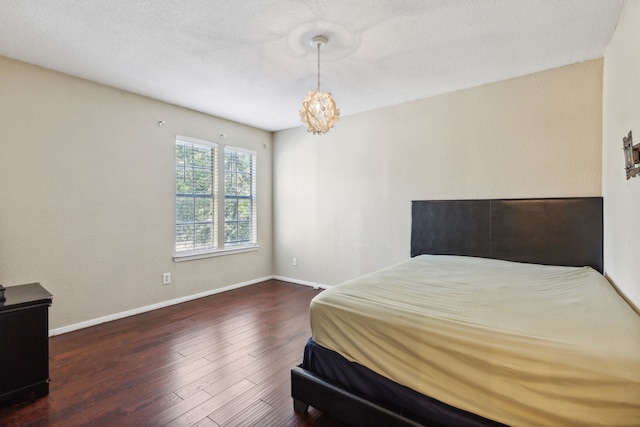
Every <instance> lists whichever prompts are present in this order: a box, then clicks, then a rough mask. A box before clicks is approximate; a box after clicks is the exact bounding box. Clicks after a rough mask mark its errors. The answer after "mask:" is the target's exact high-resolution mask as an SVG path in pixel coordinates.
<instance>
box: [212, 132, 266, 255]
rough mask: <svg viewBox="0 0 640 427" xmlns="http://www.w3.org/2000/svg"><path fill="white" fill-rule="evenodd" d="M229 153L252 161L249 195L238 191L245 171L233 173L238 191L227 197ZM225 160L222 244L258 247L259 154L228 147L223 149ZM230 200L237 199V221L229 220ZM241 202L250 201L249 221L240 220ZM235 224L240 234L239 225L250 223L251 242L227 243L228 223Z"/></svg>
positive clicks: (223, 162) (228, 246) (237, 246)
mask: <svg viewBox="0 0 640 427" xmlns="http://www.w3.org/2000/svg"><path fill="white" fill-rule="evenodd" d="M227 152H232V153H239V154H243V155H249V156H250V158H251V160H250V165H249V169H250V170H249V173H250V180H249V182H248V184H249V195H239V194H237V189H238V185H237V180H238V175H240V174H242V175H245V174H246V173H247V172H245V171H237V170H235V171H231V173H234V174H235V183H236V185H235V189H236V194H235V195H233V194H230V195H227V183H228V181H227V172H229V171H228V169H227ZM221 157H222V158H223V159H222V161H221V163H222V165H223V169H224V179H223V184H222V188H223V192H222V197H220V203H221V204H222V205H223V209H222V212H224V214H223V215H222V225H223V230H222V232H223V233H222V234H220V236H222V239H221V240H222V244H223V246H224V247H225V248H242V247H245V248H249V247H253V246H256V245H257V244H258V224H257V217H258V208H257V205H258V204H257V188H256V187H257V169H258V168H257V162H258V153H256V152H255V151H253V150H248V149H246V148H241V147H235V146H230V145H226V146H225V147H224V149H223V152H222V156H221ZM229 199H235V200H236V219H235V220H227V209H226V208H227V200H229ZM240 200H246V201H249V204H250V208H249V215H250V218H249V220H248V221H245V220H241V219H238V214H239V209H238V206H239V202H240ZM232 222H235V223H236V234H237V233H238V227H239V224H240V223H241V222H248V223H249V240H243V241H238V240H237V239H236V240H235V241H234V242H227V224H228V223H232Z"/></svg>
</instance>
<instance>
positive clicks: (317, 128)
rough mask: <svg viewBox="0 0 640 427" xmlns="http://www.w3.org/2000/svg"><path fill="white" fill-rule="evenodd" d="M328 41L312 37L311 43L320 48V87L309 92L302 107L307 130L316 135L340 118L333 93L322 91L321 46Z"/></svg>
mask: <svg viewBox="0 0 640 427" xmlns="http://www.w3.org/2000/svg"><path fill="white" fill-rule="evenodd" d="M327 42H328V40H327V38H326V37H323V36H315V37H314V38H312V39H311V44H312V45H314V46H316V47H317V49H318V88H317V89H316V90H315V91H313V92H309V93H307V96H305V97H304V99H303V100H302V108H301V109H300V119H301V120H302V122H303V123H304V124H305V125H307V132H312V133H313V134H314V135H317V134H320V135H322V134H325V133H327V132H328V131H329V129H331V128H332V127H333V125H334V124H335V122H337V121H338V119H339V118H340V110H339V109H338V108H337V107H336V103H335V101H334V100H333V99H332V98H331V94H330V93H328V92H321V91H320V46H325V45H326V44H327Z"/></svg>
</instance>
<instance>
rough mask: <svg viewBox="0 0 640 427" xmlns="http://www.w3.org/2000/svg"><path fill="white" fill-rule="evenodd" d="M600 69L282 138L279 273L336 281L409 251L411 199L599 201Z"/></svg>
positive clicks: (501, 86)
mask: <svg viewBox="0 0 640 427" xmlns="http://www.w3.org/2000/svg"><path fill="white" fill-rule="evenodd" d="M602 66H603V63H602V60H593V61H589V62H585V63H581V64H576V65H572V66H567V67H563V68H558V69H554V70H550V71H546V72H542V73H538V74H533V75H529V76H524V77H521V78H516V79H512V80H507V81H503V82H499V83H495V84H490V85H485V86H481V87H477V88H473V89H468V90H464V91H460V92H456V93H451V94H447V95H442V96H438V97H433V98H429V99H423V100H419V101H415V102H411V103H407V104H403V105H399V106H395V107H390V108H384V109H380V110H375V111H371V112H367V113H364V114H359V115H355V116H351V117H344V118H342V119H341V120H340V121H339V122H338V123H337V125H336V127H335V128H334V129H333V130H331V131H330V132H329V133H328V134H326V135H324V136H314V135H310V134H308V133H306V132H305V131H304V129H302V128H296V129H291V130H287V131H284V132H278V133H276V134H275V136H274V242H275V254H276V258H275V266H274V268H275V274H276V275H277V276H280V277H286V278H290V279H295V280H297V281H300V282H310V283H318V284H320V285H334V284H337V283H339V282H341V281H344V280H346V279H350V278H352V277H355V276H357V275H360V274H363V273H366V272H369V271H372V270H375V269H378V268H381V267H384V266H387V265H390V264H393V263H395V262H398V261H400V260H403V259H405V258H408V257H409V237H410V235H409V232H410V221H411V218H410V217H411V213H410V206H411V205H410V202H411V200H413V199H441V198H442V199H452V198H453V199H456V198H461V199H468V198H517V197H561V196H600V195H601V176H602V168H601V166H602V157H601V154H602V109H601V106H602V101H601V100H602ZM334 95H335V97H336V98H337V99H338V101H339V94H337V93H335V94H334ZM639 134H640V131H639ZM639 140H640V138H639ZM638 183H640V179H639V180H638ZM293 257H296V258H297V260H298V266H297V267H294V266H292V258H293Z"/></svg>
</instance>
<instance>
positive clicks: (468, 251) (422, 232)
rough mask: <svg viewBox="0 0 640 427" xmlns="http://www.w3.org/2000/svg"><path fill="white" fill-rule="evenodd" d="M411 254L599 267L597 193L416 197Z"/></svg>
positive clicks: (413, 205) (599, 219) (600, 213)
mask: <svg viewBox="0 0 640 427" xmlns="http://www.w3.org/2000/svg"><path fill="white" fill-rule="evenodd" d="M411 214H412V223H411V256H412V257H414V256H416V255H422V254H432V255H466V256H476V257H483V258H496V259H504V260H508V261H519V262H530V263H535V264H549V265H564V266H584V265H588V266H591V267H593V268H594V269H596V270H597V271H599V272H601V273H602V271H603V259H602V197H575V198H550V199H485V200H417V201H413V202H412V206H411Z"/></svg>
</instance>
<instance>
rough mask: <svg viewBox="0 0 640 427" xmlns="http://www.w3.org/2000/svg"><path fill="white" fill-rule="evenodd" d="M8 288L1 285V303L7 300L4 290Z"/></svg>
mask: <svg viewBox="0 0 640 427" xmlns="http://www.w3.org/2000/svg"><path fill="white" fill-rule="evenodd" d="M5 289H6V288H5V287H4V286H2V285H0V302H5V301H6V300H7V299H6V298H5V296H4V290H5Z"/></svg>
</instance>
